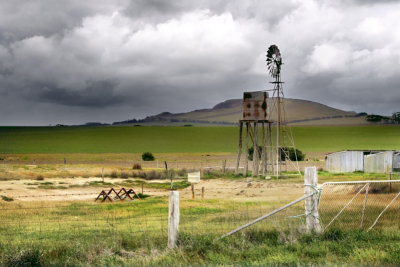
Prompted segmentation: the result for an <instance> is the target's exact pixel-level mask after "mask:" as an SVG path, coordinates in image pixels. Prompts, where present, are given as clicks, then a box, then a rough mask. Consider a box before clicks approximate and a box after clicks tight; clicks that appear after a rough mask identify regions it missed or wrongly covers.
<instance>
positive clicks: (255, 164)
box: [252, 122, 259, 177]
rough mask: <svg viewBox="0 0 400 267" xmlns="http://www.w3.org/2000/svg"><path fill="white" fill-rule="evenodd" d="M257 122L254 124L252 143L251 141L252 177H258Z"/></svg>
mask: <svg viewBox="0 0 400 267" xmlns="http://www.w3.org/2000/svg"><path fill="white" fill-rule="evenodd" d="M257 136H258V122H255V123H254V141H253V172H252V176H253V177H258V167H259V164H258V139H257Z"/></svg>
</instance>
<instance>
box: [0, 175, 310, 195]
mask: <svg viewBox="0 0 400 267" xmlns="http://www.w3.org/2000/svg"><path fill="white" fill-rule="evenodd" d="M92 181H101V178H98V177H90V178H54V179H51V178H48V179H47V178H46V179H45V180H44V181H35V180H25V179H21V180H10V181H0V195H4V196H7V197H12V198H14V199H15V200H16V201H65V200H71V201H85V200H92V199H94V198H95V197H96V196H97V195H98V194H99V193H100V192H101V190H102V189H109V188H111V187H117V188H120V187H121V186H115V185H113V186H111V185H110V186H103V187H99V186H87V185H86V186H84V185H85V184H88V183H89V182H92ZM123 181H124V180H123V179H111V178H106V179H105V182H112V183H118V182H123ZM151 182H152V183H157V182H162V183H165V182H166V181H165V180H154V181H151ZM43 183H51V184H52V185H51V186H54V187H56V188H58V187H66V188H65V189H40V188H38V186H39V185H43ZM71 185H72V187H70V186H71ZM202 187H204V189H205V193H204V198H205V199H235V200H248V199H252V200H257V199H260V200H261V199H262V200H274V201H276V200H277V198H278V199H279V200H286V199H294V198H296V197H300V196H301V195H302V194H303V192H304V191H303V187H302V185H301V184H293V183H290V184H287V183H281V182H280V183H276V182H270V181H268V180H258V179H257V180H252V181H251V185H250V186H249V185H248V184H247V181H246V180H245V179H240V180H233V179H210V180H202V181H201V182H200V183H199V184H196V185H195V198H196V199H200V198H201V188H202ZM133 189H134V190H135V191H136V192H137V193H139V192H141V188H140V186H133ZM179 191H180V194H181V198H182V199H191V197H192V192H191V188H190V187H187V188H185V189H182V190H179ZM144 193H145V194H148V195H151V196H167V195H168V190H165V189H155V188H146V187H145V188H144Z"/></svg>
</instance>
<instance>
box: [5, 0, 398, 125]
mask: <svg viewBox="0 0 400 267" xmlns="http://www.w3.org/2000/svg"><path fill="white" fill-rule="evenodd" d="M399 18H400V4H399V2H398V1H372V0H371V1H365V0H358V1H357V0H332V1H321V0H314V1H312V0H297V1H262V0H259V1H257V0H230V1H218V0H197V1H194V0H193V1H187V0H174V1H165V0H137V1H128V0H113V1H109V0H91V1H89V0H85V1H82V0H69V1H54V0H12V1H1V2H0V114H1V117H0V125H48V124H56V123H65V124H79V123H84V122H89V121H101V122H113V121H118V120H125V119H130V118H143V117H145V116H147V115H153V114H156V113H160V112H163V111H170V112H183V111H189V110H193V109H199V108H206V107H212V106H213V105H215V104H216V103H218V102H221V101H223V100H226V99H231V98H240V97H241V96H242V92H243V91H256V90H264V89H271V85H270V84H269V83H268V82H269V81H270V80H271V78H269V76H268V75H267V69H266V65H265V54H266V50H267V49H268V46H269V45H271V44H276V45H278V46H279V48H280V50H281V53H282V56H283V61H284V65H283V69H282V79H283V80H284V81H285V85H284V90H285V95H286V96H287V97H290V98H301V99H307V100H314V101H318V102H321V103H324V104H327V105H330V106H333V107H336V108H341V109H344V110H352V111H357V112H361V111H366V112H368V113H380V114H391V113H392V112H395V111H400V92H399V89H400V19H399Z"/></svg>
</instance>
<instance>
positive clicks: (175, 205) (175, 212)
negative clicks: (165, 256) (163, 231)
mask: <svg viewBox="0 0 400 267" xmlns="http://www.w3.org/2000/svg"><path fill="white" fill-rule="evenodd" d="M178 230H179V192H178V191H170V192H169V209H168V248H174V247H175V246H176V241H177V239H178Z"/></svg>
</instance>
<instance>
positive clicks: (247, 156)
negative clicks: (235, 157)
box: [244, 122, 250, 177]
mask: <svg viewBox="0 0 400 267" xmlns="http://www.w3.org/2000/svg"><path fill="white" fill-rule="evenodd" d="M249 126H250V123H249V122H246V148H245V151H244V153H245V159H244V176H245V177H247V175H249V130H250V129H249Z"/></svg>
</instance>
